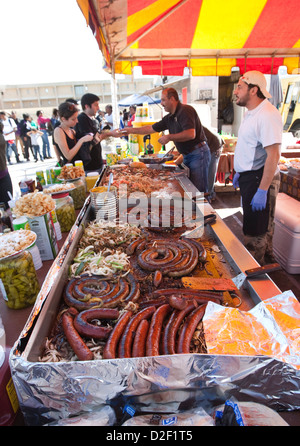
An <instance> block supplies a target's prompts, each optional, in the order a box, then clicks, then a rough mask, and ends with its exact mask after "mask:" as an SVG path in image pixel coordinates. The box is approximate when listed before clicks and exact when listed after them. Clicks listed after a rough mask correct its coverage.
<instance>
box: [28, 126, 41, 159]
mask: <svg viewBox="0 0 300 446" xmlns="http://www.w3.org/2000/svg"><path fill="white" fill-rule="evenodd" d="M27 135H28V136H29V137H30V139H31V145H32V149H33V152H34V159H35V162H36V163H37V162H38V155H39V156H40V160H41V161H44V158H43V156H42V155H41V148H40V140H42V138H43V132H42V131H41V130H38V129H37V128H35V127H32V129H31V130H30V131H29V132H28V133H27Z"/></svg>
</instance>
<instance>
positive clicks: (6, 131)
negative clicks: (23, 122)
mask: <svg viewBox="0 0 300 446" xmlns="http://www.w3.org/2000/svg"><path fill="white" fill-rule="evenodd" d="M0 120H1V121H2V123H3V135H4V139H5V141H6V158H7V161H8V162H9V164H12V162H11V160H10V157H11V153H12V152H14V154H15V157H16V161H17V163H21V161H20V158H19V154H18V149H17V146H16V135H15V132H16V131H17V124H16V123H15V121H14V120H13V119H12V118H8V117H7V115H6V113H5V112H4V111H2V112H0Z"/></svg>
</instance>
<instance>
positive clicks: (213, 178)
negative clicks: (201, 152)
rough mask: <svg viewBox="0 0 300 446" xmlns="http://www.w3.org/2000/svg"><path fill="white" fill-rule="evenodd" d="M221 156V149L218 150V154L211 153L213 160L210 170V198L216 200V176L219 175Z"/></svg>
mask: <svg viewBox="0 0 300 446" xmlns="http://www.w3.org/2000/svg"><path fill="white" fill-rule="evenodd" d="M220 156H221V149H219V150H217V151H216V152H212V153H211V160H210V163H209V168H208V193H209V198H215V197H216V192H215V191H214V186H215V181H216V175H217V169H218V164H219V159H220Z"/></svg>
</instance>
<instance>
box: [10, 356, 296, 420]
mask: <svg viewBox="0 0 300 446" xmlns="http://www.w3.org/2000/svg"><path fill="white" fill-rule="evenodd" d="M10 363H11V368H12V377H13V381H14V384H15V387H16V391H17V394H18V398H19V402H20V407H21V410H22V412H23V415H24V419H25V422H26V424H28V425H32V426H34V425H43V424H47V423H50V422H54V421H57V420H59V419H63V418H68V417H71V416H78V415H79V414H82V413H89V412H92V411H95V410H99V409H100V408H101V407H102V406H105V405H110V406H111V407H113V408H116V410H117V411H118V410H120V408H122V407H124V405H125V403H127V402H128V401H129V402H130V403H131V404H133V405H134V406H135V407H138V408H139V410H140V411H142V412H166V411H170V412H173V413H174V412H176V411H178V410H187V409H191V408H193V407H197V406H201V407H203V408H204V409H205V410H206V411H207V413H210V412H211V411H212V410H213V407H215V406H217V405H219V404H222V403H224V402H225V401H226V399H228V398H229V397H232V396H235V397H236V398H237V399H238V400H239V401H254V402H258V403H261V404H265V405H267V406H269V407H270V408H273V409H274V410H277V411H278V410H295V409H299V408H300V375H299V372H298V371H297V370H295V369H294V368H292V367H290V366H289V365H288V364H286V363H283V362H280V361H278V360H275V359H272V358H269V357H255V356H253V357H252V356H226V355H224V356H223V355H198V354H191V355H170V356H159V357H147V358H140V359H118V360H103V361H101V360H95V361H87V362H69V363H67V362H64V363H63V362H61V363H30V362H28V361H25V360H24V359H22V356H19V357H18V356H15V355H12V356H11V358H10Z"/></svg>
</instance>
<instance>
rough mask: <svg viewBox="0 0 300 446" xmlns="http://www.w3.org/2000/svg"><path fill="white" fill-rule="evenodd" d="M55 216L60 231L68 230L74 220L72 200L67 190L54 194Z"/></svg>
mask: <svg viewBox="0 0 300 446" xmlns="http://www.w3.org/2000/svg"><path fill="white" fill-rule="evenodd" d="M53 198H54V199H55V203H56V208H55V212H56V216H57V220H58V222H59V225H60V230H61V232H69V231H70V230H71V228H72V226H73V225H74V223H75V220H76V214H75V208H74V202H73V199H72V197H71V196H70V195H69V192H62V193H61V194H55V197H53Z"/></svg>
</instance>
